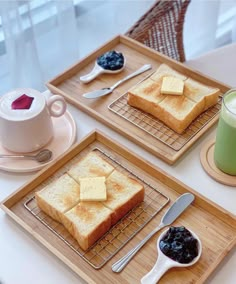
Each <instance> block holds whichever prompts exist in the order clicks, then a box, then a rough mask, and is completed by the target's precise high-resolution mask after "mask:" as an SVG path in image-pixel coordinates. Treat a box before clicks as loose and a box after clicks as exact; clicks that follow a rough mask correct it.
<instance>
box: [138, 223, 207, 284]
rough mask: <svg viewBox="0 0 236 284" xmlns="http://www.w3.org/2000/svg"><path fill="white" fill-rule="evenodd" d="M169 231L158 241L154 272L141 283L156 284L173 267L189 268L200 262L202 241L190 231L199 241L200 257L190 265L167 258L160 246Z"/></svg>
mask: <svg viewBox="0 0 236 284" xmlns="http://www.w3.org/2000/svg"><path fill="white" fill-rule="evenodd" d="M188 230H189V229H188ZM167 231H168V229H167V230H165V231H164V232H163V233H162V234H161V235H160V236H159V238H158V240H157V252H158V258H157V261H156V263H155V265H154V266H153V268H152V270H151V271H149V272H148V273H147V274H146V275H145V276H144V277H143V278H142V279H141V283H142V284H156V283H157V282H158V281H159V280H160V279H161V277H162V276H163V275H164V274H165V273H166V271H167V270H169V269H170V268H172V267H188V266H191V265H193V264H195V263H196V262H197V261H198V260H199V258H200V256H201V254H202V243H201V241H200V239H199V238H198V236H197V235H196V234H195V233H194V232H192V231H191V230H189V232H190V233H191V234H192V235H193V236H194V238H196V239H197V241H198V255H197V256H196V257H195V258H194V259H193V260H192V261H191V262H190V263H186V264H185V263H179V262H177V261H174V260H172V259H171V258H169V257H168V256H166V255H165V254H164V253H163V252H162V251H161V249H160V246H159V243H160V241H161V239H162V238H163V236H164V235H165V234H166V233H167Z"/></svg>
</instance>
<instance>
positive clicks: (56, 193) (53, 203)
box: [35, 174, 80, 222]
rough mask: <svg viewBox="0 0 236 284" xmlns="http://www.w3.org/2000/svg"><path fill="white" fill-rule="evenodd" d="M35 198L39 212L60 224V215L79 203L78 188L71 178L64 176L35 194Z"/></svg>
mask: <svg viewBox="0 0 236 284" xmlns="http://www.w3.org/2000/svg"><path fill="white" fill-rule="evenodd" d="M35 198H36V201H37V204H38V206H39V208H40V209H41V210H43V211H44V212H45V213H47V214H48V215H49V216H50V217H52V218H53V219H54V220H56V221H58V222H61V216H62V214H63V213H64V212H66V211H68V210H70V209H71V208H72V207H74V206H75V205H76V204H77V203H78V202H79V199H80V187H79V184H78V183H77V182H76V181H75V180H74V179H73V178H71V177H70V176H69V175H67V174H64V175H62V176H61V177H59V178H58V179H57V180H55V181H53V182H52V183H50V184H49V185H47V186H46V187H44V188H43V189H42V190H40V191H38V192H36V193H35Z"/></svg>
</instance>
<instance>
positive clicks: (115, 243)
mask: <svg viewBox="0 0 236 284" xmlns="http://www.w3.org/2000/svg"><path fill="white" fill-rule="evenodd" d="M93 151H96V152H97V153H98V154H99V155H100V156H102V158H103V159H105V160H107V161H108V162H109V163H110V164H112V165H113V167H114V168H115V169H117V170H119V171H120V172H123V173H125V174H126V175H128V176H130V177H134V178H135V179H137V180H138V181H139V182H140V183H141V184H143V186H144V188H145V198H144V201H143V202H142V203H141V204H139V205H138V206H136V207H135V208H134V209H133V210H131V211H130V212H129V213H128V214H127V215H126V216H124V217H123V218H122V219H121V220H120V221H119V222H118V223H116V224H115V225H114V226H113V227H112V228H111V229H110V230H109V231H108V232H107V233H106V234H105V235H104V236H103V237H102V238H101V239H99V240H98V241H97V242H96V243H95V244H94V245H93V246H92V247H91V248H89V249H88V250H87V251H83V250H82V249H81V248H80V247H79V245H78V243H77V241H76V240H75V239H74V238H73V237H72V236H71V235H70V234H69V233H68V231H67V230H66V229H65V228H64V226H63V225H61V224H60V223H58V222H56V221H54V220H53V219H52V218H51V217H49V216H48V215H46V214H45V213H44V212H43V211H41V210H40V208H39V207H38V206H37V203H36V200H35V196H34V193H33V195H31V197H30V198H28V199H27V200H26V201H25V202H24V206H25V208H26V209H27V210H28V211H29V212H30V213H32V214H33V215H34V216H35V217H36V218H37V219H38V220H39V221H40V222H41V223H43V224H44V225H45V226H46V227H47V228H48V229H49V230H50V231H52V232H53V233H54V234H55V235H56V236H57V237H58V238H59V239H61V240H62V241H63V242H64V243H66V244H67V245H68V246H69V247H70V248H71V249H72V250H73V251H74V252H75V253H76V254H78V255H79V256H80V257H82V258H83V259H84V260H85V261H86V262H88V263H89V264H90V265H91V266H92V267H94V268H95V269H100V268H101V267H102V266H103V265H104V264H105V263H106V262H107V261H108V260H110V259H111V258H112V257H113V256H114V255H115V254H116V253H117V252H118V251H119V250H120V249H121V248H122V247H123V246H124V245H125V244H127V242H128V241H130V240H131V239H132V238H133V237H134V236H135V235H136V234H137V233H138V232H139V231H140V230H141V229H142V228H143V227H144V226H145V225H146V224H147V223H148V222H149V221H150V220H152V219H153V217H154V216H156V215H157V213H158V212H160V211H161V210H162V208H163V207H164V206H165V205H166V204H167V203H168V202H169V198H168V197H167V196H165V195H163V194H162V193H161V192H160V191H158V190H157V189H156V188H154V187H153V186H152V185H151V184H149V183H147V182H145V181H144V180H143V179H141V178H140V177H138V176H137V175H136V174H135V173H134V172H132V171H131V170H129V169H128V168H127V167H125V166H123V165H122V164H121V163H119V162H118V161H117V160H116V159H114V158H113V157H112V156H110V155H108V154H107V153H105V152H104V151H103V150H101V149H99V148H95V149H93ZM80 158H81V157H80V156H79V155H78V157H77V156H76V157H75V158H73V159H72V160H71V161H70V162H69V164H67V168H66V169H67V170H68V169H69V168H70V166H71V165H72V164H74V163H75V162H76V161H78V160H79V159H80ZM64 172H65V169H63V171H62V172H61V173H58V174H57V175H56V176H55V177H58V176H60V175H61V174H62V173H64ZM55 177H54V178H55ZM48 182H50V179H49V181H46V184H48ZM46 184H45V183H44V184H42V185H41V186H40V189H41V188H43V187H44V186H45V185H46ZM37 190H39V188H38V189H36V191H37Z"/></svg>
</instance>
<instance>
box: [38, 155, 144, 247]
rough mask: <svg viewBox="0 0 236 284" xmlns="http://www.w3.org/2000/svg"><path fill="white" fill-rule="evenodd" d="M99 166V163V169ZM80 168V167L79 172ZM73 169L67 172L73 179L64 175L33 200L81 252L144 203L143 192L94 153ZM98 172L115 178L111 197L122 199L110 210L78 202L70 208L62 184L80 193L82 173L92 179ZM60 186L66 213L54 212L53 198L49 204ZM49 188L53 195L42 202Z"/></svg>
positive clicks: (133, 182)
mask: <svg viewBox="0 0 236 284" xmlns="http://www.w3.org/2000/svg"><path fill="white" fill-rule="evenodd" d="M99 163H101V167H100V169H99ZM79 167H82V169H80V168H79ZM91 168H92V170H91ZM72 169H73V171H71V170H69V172H70V173H71V172H73V178H72V177H70V176H69V175H68V174H65V175H63V176H61V177H60V178H59V179H57V180H55V181H54V182H52V183H51V184H50V185H49V186H47V187H46V188H44V189H43V190H41V191H40V192H38V193H36V194H35V197H36V201H37V204H38V206H39V208H41V209H42V210H43V211H44V212H45V213H46V214H48V215H49V216H51V217H52V218H53V219H55V220H56V221H58V222H61V223H62V224H63V225H64V227H65V228H66V229H67V230H68V232H69V233H70V234H71V235H72V236H73V237H74V238H75V239H76V240H77V242H78V243H79V245H80V247H81V248H82V249H83V250H87V249H88V248H89V247H90V246H92V245H93V244H94V243H95V242H96V241H97V240H98V239H99V238H101V237H102V236H103V235H104V234H105V233H106V232H107V231H108V230H109V229H110V228H111V226H112V225H114V224H115V223H116V222H117V221H118V220H119V219H120V218H122V217H123V216H124V215H125V214H127V212H128V211H130V210H131V209H132V208H134V207H135V206H136V205H137V204H139V203H140V202H142V201H143V199H144V188H143V186H142V185H141V184H139V183H138V182H137V181H136V180H135V179H132V178H130V177H127V176H126V175H125V174H122V173H120V172H118V171H117V170H114V167H113V166H111V165H110V164H109V163H107V162H106V161H105V160H103V159H102V158H101V157H100V156H98V155H97V154H96V153H95V152H90V153H88V154H87V155H86V156H85V157H84V158H83V159H81V160H80V161H79V162H77V163H76V165H73V166H72ZM75 169H76V170H75ZM94 169H96V171H94ZM101 171H102V172H103V174H106V175H107V178H106V179H107V180H109V179H111V178H112V177H114V176H115V177H116V180H115V181H113V184H112V188H111V191H112V192H113V194H110V196H112V198H113V199H114V198H115V197H116V195H115V194H114V193H116V194H118V195H119V194H121V196H120V197H121V198H120V200H119V201H118V202H117V203H116V206H115V207H114V208H112V207H110V206H106V205H105V203H104V202H99V201H88V202H87V201H84V202H81V201H80V200H78V202H77V203H76V204H74V206H73V207H71V206H69V205H70V204H71V202H72V199H71V197H70V196H69V195H68V192H67V189H68V191H69V190H71V185H70V186H69V184H68V183H66V182H64V183H63V181H64V180H68V179H69V180H70V181H73V183H72V184H73V185H74V184H77V185H78V190H79V189H80V187H79V184H78V182H77V180H79V178H80V177H81V176H80V174H81V173H82V175H84V174H85V173H88V175H90V174H91V172H92V174H93V176H94V175H96V174H97V175H99V174H100V173H101ZM75 173H78V174H79V178H77V176H75ZM120 179H122V180H123V183H122V182H120ZM55 184H56V185H58V186H55ZM60 186H63V188H64V190H65V193H64V195H62V196H60V199H62V200H63V205H65V204H66V205H68V210H66V209H65V208H64V207H63V210H61V212H60V211H58V210H57V209H56V206H54V203H53V202H54V198H52V200H51V199H50V198H51V197H53V196H58V193H59V192H61V191H62V189H61V187H60ZM67 186H68V188H67ZM48 187H49V188H50V187H51V189H52V188H53V190H54V191H55V192H51V193H50V195H48V196H46V197H44V198H41V195H42V192H43V191H45V190H46V189H47V188H48ZM107 195H109V189H107ZM57 200H58V199H57ZM56 205H58V204H56Z"/></svg>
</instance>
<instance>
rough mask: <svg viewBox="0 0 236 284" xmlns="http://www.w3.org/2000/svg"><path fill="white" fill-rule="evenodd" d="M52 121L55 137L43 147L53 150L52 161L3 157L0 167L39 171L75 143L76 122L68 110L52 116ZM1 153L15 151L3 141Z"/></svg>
mask: <svg viewBox="0 0 236 284" xmlns="http://www.w3.org/2000/svg"><path fill="white" fill-rule="evenodd" d="M52 122H53V127H54V137H53V138H52V140H51V141H50V142H49V143H48V144H47V145H46V146H44V147H43V148H44V149H46V148H47V149H49V150H51V151H52V152H53V157H52V160H51V161H49V162H47V163H45V164H39V163H38V162H36V161H34V160H27V159H10V158H7V159H5V158H2V159H0V169H1V170H4V171H8V172H18V173H24V172H33V171H38V170H40V169H42V168H43V167H45V166H46V165H48V164H50V163H51V162H52V161H53V160H55V159H56V158H57V157H58V156H59V155H61V154H62V153H63V152H65V151H66V150H68V149H69V147H70V146H71V145H72V144H73V143H74V141H75V137H76V124H75V121H74V119H73V117H72V115H71V114H70V113H69V112H68V111H66V112H65V114H64V115H62V116H60V117H52ZM37 152H38V151H35V152H32V154H34V153H37ZM0 153H1V154H15V152H14V153H13V152H11V151H9V150H7V149H5V148H4V147H3V146H2V145H1V143H0Z"/></svg>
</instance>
